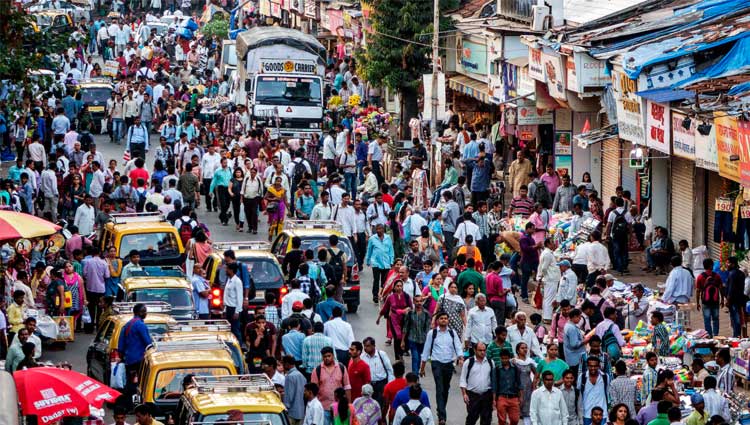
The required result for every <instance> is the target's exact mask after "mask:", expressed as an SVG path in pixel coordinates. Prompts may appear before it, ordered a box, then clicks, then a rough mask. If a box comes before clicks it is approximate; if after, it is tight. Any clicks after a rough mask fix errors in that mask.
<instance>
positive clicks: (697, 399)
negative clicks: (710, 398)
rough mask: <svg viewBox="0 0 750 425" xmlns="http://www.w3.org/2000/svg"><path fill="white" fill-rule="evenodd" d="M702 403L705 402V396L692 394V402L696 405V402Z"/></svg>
mask: <svg viewBox="0 0 750 425" xmlns="http://www.w3.org/2000/svg"><path fill="white" fill-rule="evenodd" d="M700 403H703V396H702V395H701V394H698V393H694V394H693V395H691V396H690V404H692V405H693V406H695V405H696V404H700Z"/></svg>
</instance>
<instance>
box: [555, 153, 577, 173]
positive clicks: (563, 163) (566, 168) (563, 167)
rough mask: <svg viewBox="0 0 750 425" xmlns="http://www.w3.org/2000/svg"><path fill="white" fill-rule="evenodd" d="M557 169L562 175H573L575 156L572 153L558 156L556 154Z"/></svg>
mask: <svg viewBox="0 0 750 425" xmlns="http://www.w3.org/2000/svg"><path fill="white" fill-rule="evenodd" d="M555 170H557V173H558V174H559V175H560V177H562V176H572V175H573V157H572V156H570V155H562V156H557V155H555Z"/></svg>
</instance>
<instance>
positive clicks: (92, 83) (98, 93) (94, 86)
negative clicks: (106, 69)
mask: <svg viewBox="0 0 750 425" xmlns="http://www.w3.org/2000/svg"><path fill="white" fill-rule="evenodd" d="M114 88H115V86H114V85H113V84H112V80H110V79H109V78H107V77H101V78H91V79H87V80H81V81H79V82H78V85H77V86H76V88H75V90H76V93H80V94H81V102H83V104H84V105H86V106H88V109H89V113H90V114H91V118H92V120H93V121H92V124H93V128H91V129H90V130H91V131H92V132H94V133H97V134H98V133H101V130H102V120H103V119H104V118H105V117H106V116H107V100H108V99H109V98H110V97H111V95H112V92H113V91H114Z"/></svg>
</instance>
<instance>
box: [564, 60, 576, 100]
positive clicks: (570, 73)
mask: <svg viewBox="0 0 750 425" xmlns="http://www.w3.org/2000/svg"><path fill="white" fill-rule="evenodd" d="M565 78H567V81H566V83H567V85H568V89H570V90H573V91H574V92H578V72H577V70H576V61H575V60H574V59H573V58H571V57H568V60H566V61H565Z"/></svg>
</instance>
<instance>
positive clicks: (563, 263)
mask: <svg viewBox="0 0 750 425" xmlns="http://www.w3.org/2000/svg"><path fill="white" fill-rule="evenodd" d="M557 265H558V266H565V267H571V265H570V261H568V260H562V261H560V262H559V263H557Z"/></svg>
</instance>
